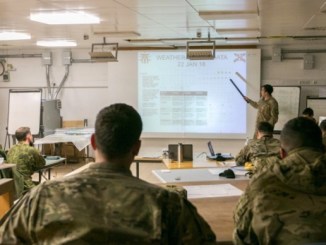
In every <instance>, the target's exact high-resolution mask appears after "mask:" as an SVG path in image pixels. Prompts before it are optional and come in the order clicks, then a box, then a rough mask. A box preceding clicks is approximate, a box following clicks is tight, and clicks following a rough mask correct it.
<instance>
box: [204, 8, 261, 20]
mask: <svg viewBox="0 0 326 245" xmlns="http://www.w3.org/2000/svg"><path fill="white" fill-rule="evenodd" d="M199 16H200V17H201V18H202V19H204V20H236V19H251V18H255V17H256V18H257V17H258V13H257V11H250V10H248V11H199Z"/></svg>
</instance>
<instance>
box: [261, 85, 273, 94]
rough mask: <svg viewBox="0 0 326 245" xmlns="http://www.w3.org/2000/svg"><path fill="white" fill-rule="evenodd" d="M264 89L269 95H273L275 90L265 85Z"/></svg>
mask: <svg viewBox="0 0 326 245" xmlns="http://www.w3.org/2000/svg"><path fill="white" fill-rule="evenodd" d="M263 88H264V89H265V91H266V92H267V93H269V94H272V93H273V91H274V89H273V86H272V85H269V84H265V85H263Z"/></svg>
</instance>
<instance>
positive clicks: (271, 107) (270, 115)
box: [244, 84, 278, 139]
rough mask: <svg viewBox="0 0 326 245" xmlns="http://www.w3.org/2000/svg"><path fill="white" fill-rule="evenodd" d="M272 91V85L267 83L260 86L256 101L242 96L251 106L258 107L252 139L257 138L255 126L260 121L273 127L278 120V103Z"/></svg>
mask: <svg viewBox="0 0 326 245" xmlns="http://www.w3.org/2000/svg"><path fill="white" fill-rule="evenodd" d="M272 93H273V87H272V86H271V85H269V84H265V85H263V86H262V87H261V90H260V95H261V97H260V100H259V101H258V102H255V101H253V100H251V99H249V98H248V97H247V96H245V97H244V99H245V100H246V101H247V102H248V103H249V104H250V105H251V106H252V107H254V108H256V109H258V113H257V119H256V127H255V128H256V131H255V134H254V139H256V138H257V126H258V124H259V123H260V122H268V123H270V124H271V125H272V126H273V128H274V125H275V124H276V123H277V121H278V103H277V101H276V99H275V98H274V97H273V96H272Z"/></svg>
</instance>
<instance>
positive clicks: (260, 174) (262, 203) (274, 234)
mask: <svg viewBox="0 0 326 245" xmlns="http://www.w3.org/2000/svg"><path fill="white" fill-rule="evenodd" d="M281 157H282V159H279V158H278V157H268V158H264V159H261V160H260V161H262V162H264V163H263V164H260V166H261V168H260V169H257V172H256V173H255V174H254V175H253V177H252V179H251V180H250V182H249V185H248V187H247V189H246V191H245V192H244V194H243V195H242V196H241V198H240V200H239V201H238V204H237V206H236V208H235V212H234V224H235V230H234V244H284V245H289V244H295V245H296V244H325V242H326V225H325V224H326V215H325V214H326V205H325V203H326V178H325V176H326V155H325V154H324V149H323V145H322V138H321V131H320V129H319V127H318V125H317V124H316V123H315V122H313V121H312V120H310V119H307V118H304V117H298V118H295V119H292V120H290V121H288V122H287V123H286V124H285V126H284V128H283V130H282V132H281Z"/></svg>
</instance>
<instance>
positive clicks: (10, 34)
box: [0, 31, 31, 41]
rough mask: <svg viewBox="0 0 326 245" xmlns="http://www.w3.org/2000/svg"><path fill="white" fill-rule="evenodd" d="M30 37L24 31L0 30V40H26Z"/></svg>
mask: <svg viewBox="0 0 326 245" xmlns="http://www.w3.org/2000/svg"><path fill="white" fill-rule="evenodd" d="M27 39H31V35H30V34H28V33H24V32H15V31H1V32H0V41H9V40H27Z"/></svg>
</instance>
